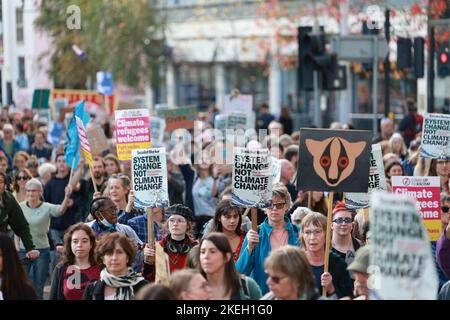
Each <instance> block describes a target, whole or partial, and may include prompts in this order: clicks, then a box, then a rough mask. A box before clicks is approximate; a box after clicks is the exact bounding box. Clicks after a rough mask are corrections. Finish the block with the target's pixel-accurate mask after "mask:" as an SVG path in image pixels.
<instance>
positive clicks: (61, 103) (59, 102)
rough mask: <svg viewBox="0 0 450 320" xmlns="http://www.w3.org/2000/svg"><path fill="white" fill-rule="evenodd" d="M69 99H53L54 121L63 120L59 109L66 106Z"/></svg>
mask: <svg viewBox="0 0 450 320" xmlns="http://www.w3.org/2000/svg"><path fill="white" fill-rule="evenodd" d="M68 105H69V101H68V100H67V99H55V100H53V110H52V111H53V120H54V121H56V122H63V121H64V117H63V113H62V112H61V109H63V108H67V107H68Z"/></svg>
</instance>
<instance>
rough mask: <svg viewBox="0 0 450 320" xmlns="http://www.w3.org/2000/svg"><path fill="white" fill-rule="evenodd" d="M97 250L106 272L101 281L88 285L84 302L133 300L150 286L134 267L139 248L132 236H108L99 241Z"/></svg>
mask: <svg viewBox="0 0 450 320" xmlns="http://www.w3.org/2000/svg"><path fill="white" fill-rule="evenodd" d="M95 251H96V255H97V257H98V258H99V260H100V261H101V264H102V267H103V270H102V271H101V272H100V279H99V280H97V281H95V282H93V283H91V284H89V285H88V286H86V288H85V290H84V295H83V300H132V299H133V298H134V296H135V295H136V294H137V293H138V292H139V290H140V289H142V288H143V287H144V286H145V285H146V284H148V282H147V281H146V280H145V279H144V278H143V277H142V276H141V275H140V274H138V273H136V272H134V271H133V269H132V268H131V266H132V265H133V263H134V257H135V255H136V249H135V247H134V246H133V243H132V241H131V240H130V239H129V238H128V237H126V236H124V235H121V234H119V233H111V234H108V235H106V236H105V237H103V238H102V239H101V240H100V241H99V242H98V245H97V248H96V250H95Z"/></svg>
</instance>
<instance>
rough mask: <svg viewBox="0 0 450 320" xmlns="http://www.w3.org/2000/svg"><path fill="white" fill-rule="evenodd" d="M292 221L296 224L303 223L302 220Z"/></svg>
mask: <svg viewBox="0 0 450 320" xmlns="http://www.w3.org/2000/svg"><path fill="white" fill-rule="evenodd" d="M292 222H293V223H295V224H300V223H302V220H292Z"/></svg>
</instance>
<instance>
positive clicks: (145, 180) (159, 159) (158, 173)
mask: <svg viewBox="0 0 450 320" xmlns="http://www.w3.org/2000/svg"><path fill="white" fill-rule="evenodd" d="M166 163H167V162H166V149H165V148H152V149H144V150H133V158H132V161H131V164H132V166H131V174H132V181H133V190H134V205H135V206H136V207H138V208H167V207H168V206H169V194H168V192H167V190H168V189H167V167H166Z"/></svg>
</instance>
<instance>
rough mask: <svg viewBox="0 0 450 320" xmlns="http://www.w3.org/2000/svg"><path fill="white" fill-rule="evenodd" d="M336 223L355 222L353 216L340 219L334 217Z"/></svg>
mask: <svg viewBox="0 0 450 320" xmlns="http://www.w3.org/2000/svg"><path fill="white" fill-rule="evenodd" d="M333 222H334V223H337V224H343V223H344V222H345V223H352V222H353V218H338V219H334V220H333Z"/></svg>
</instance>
